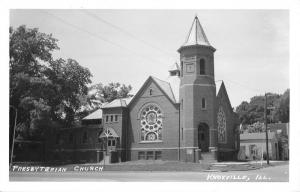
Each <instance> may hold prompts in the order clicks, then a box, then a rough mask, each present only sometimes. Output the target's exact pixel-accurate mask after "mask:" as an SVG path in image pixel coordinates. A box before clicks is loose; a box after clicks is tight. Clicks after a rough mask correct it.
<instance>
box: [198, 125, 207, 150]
mask: <svg viewBox="0 0 300 192" xmlns="http://www.w3.org/2000/svg"><path fill="white" fill-rule="evenodd" d="M198 147H199V149H201V151H202V152H208V147H209V127H208V125H207V124H206V123H200V125H199V127H198Z"/></svg>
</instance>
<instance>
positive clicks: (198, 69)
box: [178, 16, 217, 162]
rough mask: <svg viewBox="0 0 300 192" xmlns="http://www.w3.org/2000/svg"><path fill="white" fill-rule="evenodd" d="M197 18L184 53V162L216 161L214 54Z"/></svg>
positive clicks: (181, 104)
mask: <svg viewBox="0 0 300 192" xmlns="http://www.w3.org/2000/svg"><path fill="white" fill-rule="evenodd" d="M215 51H216V49H215V48H214V47H212V46H211V45H210V43H209V41H208V39H207V37H206V35H205V33H204V30H203V28H202V26H201V24H200V22H199V20H198V17H197V16H196V17H195V19H194V21H193V23H192V26H191V28H190V30H189V32H188V36H187V38H186V40H185V42H184V44H183V45H182V46H181V47H180V48H179V49H178V52H179V53H180V89H179V99H180V129H181V133H180V134H181V138H180V139H181V141H182V142H181V143H182V145H181V149H182V153H181V154H182V155H181V157H182V158H181V159H182V160H185V161H192V162H195V161H197V160H199V159H201V156H202V155H205V154H211V157H213V158H216V155H215V154H216V150H217V128H216V85H215V77H214V52H215Z"/></svg>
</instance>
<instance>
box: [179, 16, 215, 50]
mask: <svg viewBox="0 0 300 192" xmlns="http://www.w3.org/2000/svg"><path fill="white" fill-rule="evenodd" d="M189 45H204V46H211V45H210V43H209V41H208V39H207V37H206V35H205V33H204V30H203V28H202V26H201V24H200V22H199V19H198V17H197V16H196V17H195V19H194V21H193V23H192V26H191V28H190V30H189V32H188V35H187V37H186V40H185V42H184V44H183V45H182V46H189Z"/></svg>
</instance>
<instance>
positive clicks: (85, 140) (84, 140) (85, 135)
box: [82, 131, 88, 143]
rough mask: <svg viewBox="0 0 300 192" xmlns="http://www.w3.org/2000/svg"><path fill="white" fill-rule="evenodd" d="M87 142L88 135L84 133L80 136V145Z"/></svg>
mask: <svg viewBox="0 0 300 192" xmlns="http://www.w3.org/2000/svg"><path fill="white" fill-rule="evenodd" d="M87 140H88V135H87V132H86V131H85V132H84V133H83V136H82V143H87Z"/></svg>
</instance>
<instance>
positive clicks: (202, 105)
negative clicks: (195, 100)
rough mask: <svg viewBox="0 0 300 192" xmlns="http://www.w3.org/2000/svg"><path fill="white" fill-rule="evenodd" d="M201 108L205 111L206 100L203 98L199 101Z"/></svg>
mask: <svg viewBox="0 0 300 192" xmlns="http://www.w3.org/2000/svg"><path fill="white" fill-rule="evenodd" d="M201 108H202V109H206V100H205V98H202V100H201Z"/></svg>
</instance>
